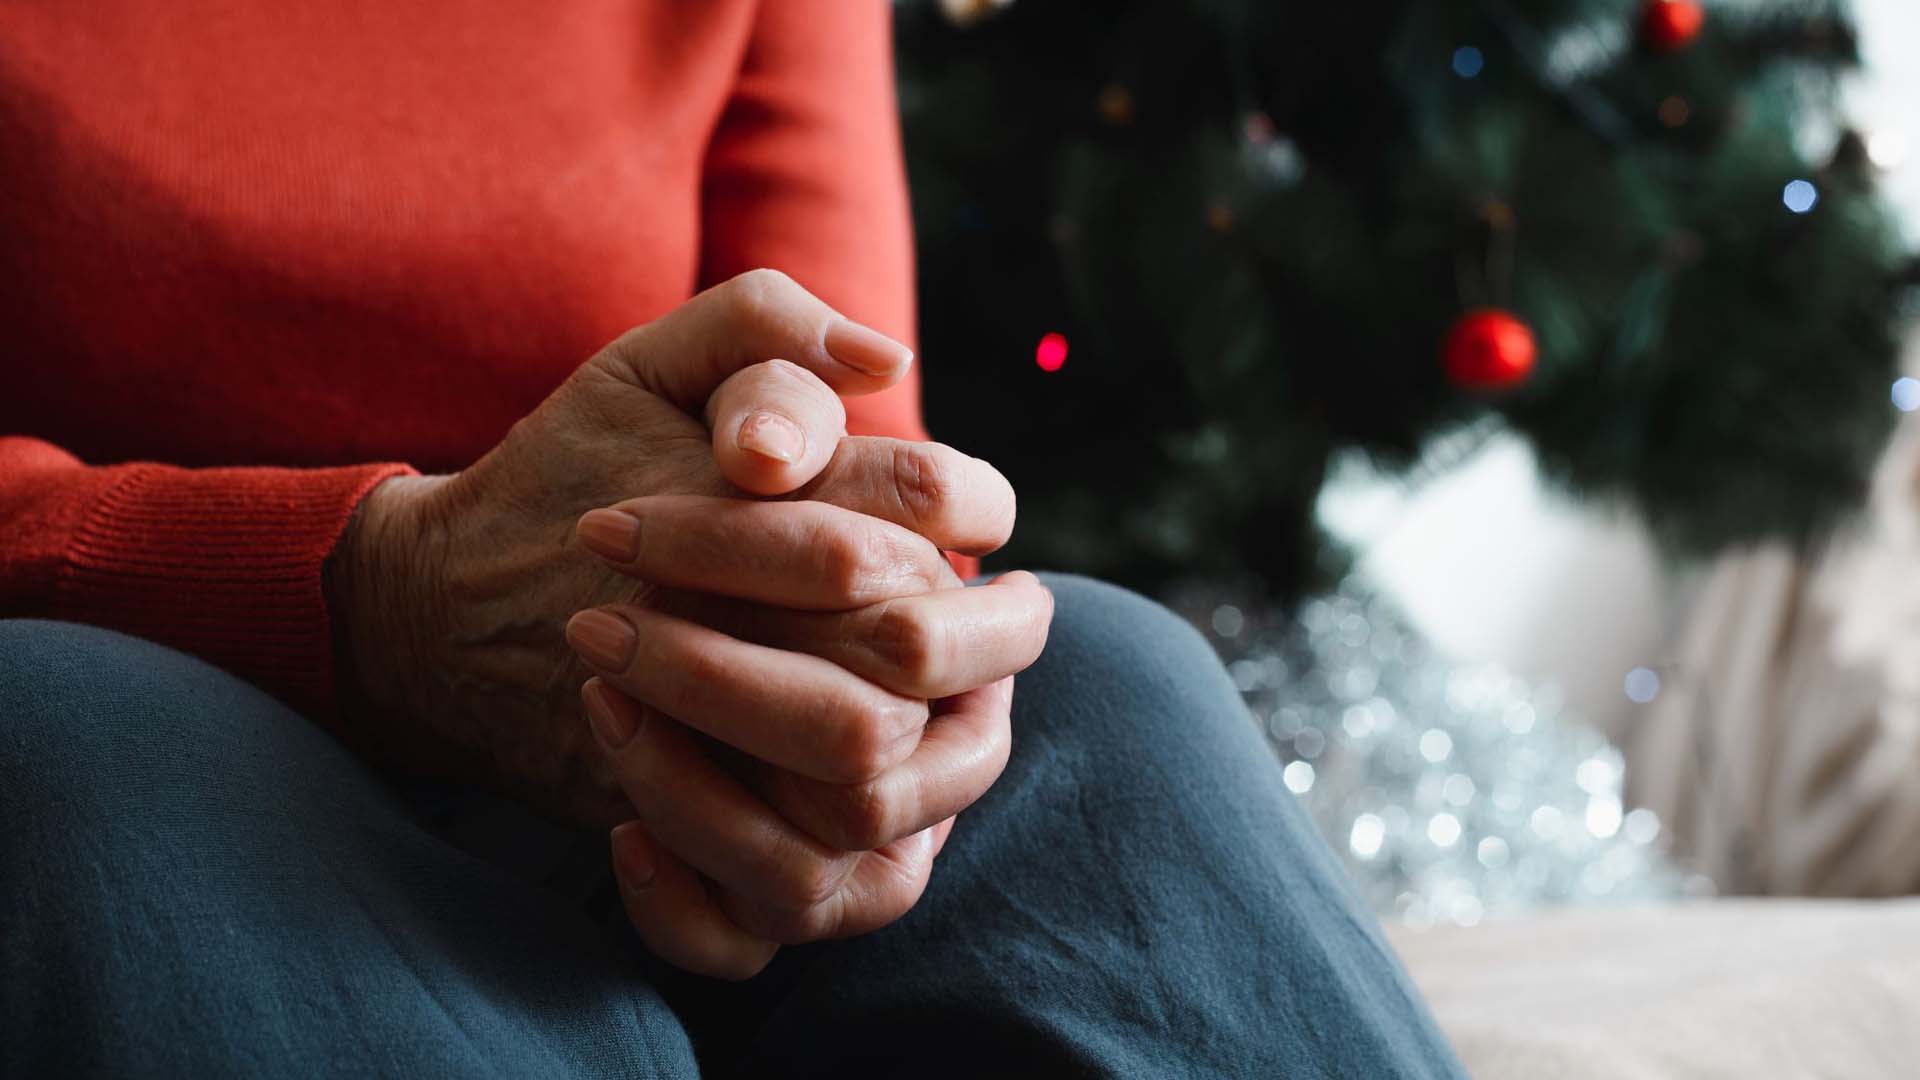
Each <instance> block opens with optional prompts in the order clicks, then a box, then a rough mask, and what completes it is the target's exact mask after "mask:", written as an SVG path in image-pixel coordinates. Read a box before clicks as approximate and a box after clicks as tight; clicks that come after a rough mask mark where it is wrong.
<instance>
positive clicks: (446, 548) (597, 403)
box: [328, 271, 1013, 824]
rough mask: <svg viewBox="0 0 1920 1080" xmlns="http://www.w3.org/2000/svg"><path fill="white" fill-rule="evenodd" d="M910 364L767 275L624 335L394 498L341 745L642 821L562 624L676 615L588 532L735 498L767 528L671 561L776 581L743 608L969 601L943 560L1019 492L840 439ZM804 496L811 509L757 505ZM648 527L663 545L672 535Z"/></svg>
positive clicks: (927, 453)
mask: <svg viewBox="0 0 1920 1080" xmlns="http://www.w3.org/2000/svg"><path fill="white" fill-rule="evenodd" d="M776 358H778V359H776ZM910 362H911V354H910V353H909V352H908V350H907V349H906V348H905V347H904V346H902V345H900V344H898V343H896V342H893V341H891V340H889V339H887V338H885V337H883V336H882V335H880V334H878V333H877V332H875V331H873V330H870V329H868V328H865V327H862V326H859V325H857V324H855V323H852V322H850V321H848V320H846V319H844V318H842V317H841V316H839V315H838V314H837V313H835V312H834V311H833V310H832V309H830V308H829V307H827V306H826V305H825V304H824V303H822V302H820V301H819V300H818V299H816V298H814V297H813V296H811V295H810V294H808V293H807V292H806V291H805V290H803V289H801V288H800V287H799V286H798V285H796V284H795V283H793V282H792V281H791V280H789V279H788V278H786V277H785V276H784V275H780V274H777V273H773V272H770V271H755V272H752V273H749V274H746V275H742V276H741V277H739V278H735V279H733V280H732V281H729V282H727V283H725V284H723V285H720V286H716V287H715V288H713V289H710V290H708V291H707V292H704V293H702V294H701V295H700V296H698V297H695V298H694V299H693V300H691V301H689V302H688V303H686V304H685V305H683V306H681V307H680V308H678V309H676V310H675V311H673V312H672V313H670V314H668V315H666V316H664V317H662V318H660V319H657V320H655V321H654V322H652V323H649V324H647V325H646V326H642V327H640V328H638V329H636V330H633V331H631V332H629V333H627V334H626V335H623V336H622V337H621V338H620V339H619V340H617V341H615V342H614V343H613V344H611V345H609V346H608V347H607V348H606V349H604V350H602V351H601V352H600V353H599V354H597V355H596V356H594V357H593V358H592V359H591V360H589V361H588V362H587V363H585V364H584V365H582V366H581V367H580V368H579V369H578V370H577V371H576V372H575V374H574V375H573V376H572V377H571V378H569V379H568V380H567V382H566V383H565V384H563V385H562V386H561V387H560V388H559V389H558V390H556V391H555V392H554V393H553V394H552V395H551V396H550V397H549V398H548V399H547V400H546V401H545V402H543V403H542V404H541V405H540V406H539V407H538V408H537V409H536V410H535V411H534V412H533V413H532V414H530V415H529V416H528V417H526V418H525V419H524V420H522V421H521V422H520V423H518V424H517V425H515V427H514V428H513V430H512V431H511V432H510V433H509V434H508V435H507V437H506V438H505V439H504V440H503V441H502V442H501V444H500V445H499V446H498V447H496V448H495V449H494V450H493V451H491V452H489V453H488V454H487V455H486V456H485V457H483V458H482V459H481V460H480V461H478V462H476V463H475V464H474V465H472V466H471V467H469V468H467V469H465V470H463V471H462V472H460V473H458V474H455V475H453V476H448V477H418V478H412V477H409V478H399V479H394V480H389V481H387V482H386V483H384V484H382V485H381V486H380V487H379V488H377V489H375V491H374V492H373V493H372V494H371V495H370V496H369V497H368V498H367V499H366V500H365V501H364V502H363V504H362V506H361V508H360V511H359V513H358V514H357V515H356V518H355V521H354V523H353V524H352V525H351V526H350V527H349V529H348V531H347V532H346V534H345V535H344V536H343V537H342V540H341V542H340V544H339V545H338V546H337V548H336V550H335V553H334V554H335V557H334V559H333V560H332V564H331V565H330V567H329V578H328V593H329V604H330V606H331V609H332V611H333V614H334V617H335V626H336V633H337V634H338V635H339V638H340V641H339V646H338V648H337V650H336V651H337V655H338V656H339V657H340V658H341V660H342V663H343V667H344V671H343V673H342V674H343V675H344V679H343V680H342V681H343V685H344V687H345V688H346V690H347V693H346V694H345V695H344V696H345V697H346V701H347V704H346V708H344V709H343V710H342V715H341V717H340V719H339V725H338V726H339V729H340V731H341V734H342V735H343V737H344V738H345V739H346V740H347V741H348V742H349V743H350V744H353V745H355V746H356V747H357V748H359V749H361V750H362V751H363V752H367V753H369V754H370V755H372V756H375V757H376V758H382V759H385V760H386V761H388V762H389V763H392V764H396V765H398V766H400V767H402V768H403V769H406V770H407V771H411V772H415V773H428V774H438V775H443V776H448V777H452V778H458V779H464V780H469V781H478V782H484V783H489V784H491V785H493V786H497V787H499V788H502V789H504V790H507V791H509V792H510V793H513V794H516V795H518V796H519V797H521V798H523V799H525V800H526V801H528V802H530V803H532V804H534V805H536V806H539V807H542V808H544V809H546V810H548V811H550V812H554V813H556V814H559V815H562V816H565V817H569V818H573V819H576V820H582V821H592V822H600V823H607V824H611V823H613V822H617V821H622V820H625V819H627V818H629V817H631V816H632V809H631V805H630V800H629V797H628V796H627V794H626V793H624V792H623V791H622V790H621V788H620V786H619V784H618V782H617V781H616V778H615V777H614V775H613V773H612V771H611V769H610V768H609V766H608V763H607V759H606V756H605V755H604V754H603V753H602V752H600V751H599V750H598V748H596V747H595V746H593V745H592V742H591V737H590V736H589V735H588V734H587V732H588V728H587V725H586V723H585V722H584V720H583V719H582V716H581V710H580V698H579V696H578V689H579V686H580V684H581V682H582V681H583V680H584V679H585V678H586V676H587V675H588V673H589V672H588V670H587V668H586V667H585V666H584V665H582V664H581V663H580V661H579V660H578V659H577V658H576V656H575V654H574V651H573V650H572V649H570V648H569V647H568V645H567V643H566V641H565V640H564V639H563V637H562V633H561V630H562V626H563V625H564V624H565V623H566V621H567V620H568V618H569V617H570V616H572V615H573V614H574V613H575V612H577V611H580V610H581V609H584V608H591V607H595V606H598V605H601V604H606V603H611V602H625V603H629V604H632V605H634V606H635V607H636V608H637V609H640V610H658V609H659V607H660V605H661V603H662V602H663V601H664V600H665V599H666V597H665V596H664V595H663V594H662V591H661V590H660V589H659V588H657V586H656V584H654V583H651V582H649V581H648V580H647V579H646V578H645V577H644V576H643V577H642V578H641V580H640V581H639V582H636V580H635V579H634V578H632V577H629V576H625V575H623V574H621V573H618V572H616V571H615V570H614V569H612V568H610V567H608V566H607V565H605V564H604V563H602V562H600V561H599V560H595V559H592V558H590V557H588V556H586V555H585V553H583V552H581V551H579V549H578V547H577V546H575V537H574V532H575V524H576V520H577V519H578V518H579V517H580V516H581V514H582V513H583V512H585V511H587V510H589V509H592V508H594V507H604V506H609V505H611V504H614V503H616V502H619V501H621V500H625V499H631V498H635V497H643V496H660V495H673V496H686V497H706V498H720V499H722V500H723V501H726V502H728V503H731V504H737V505H739V506H740V507H742V508H743V509H746V510H749V511H751V512H753V513H757V514H759V515H760V517H759V518H758V519H757V520H758V522H759V527H757V528H754V529H736V530H731V531H725V530H723V531H715V530H712V529H708V530H706V531H704V532H699V531H697V530H696V531H694V532H690V533H686V534H684V535H685V536H686V537H691V536H698V537H701V538H702V539H703V542H701V543H687V544H681V545H680V546H679V547H677V548H674V550H675V551H676V552H677V553H678V554H677V555H676V559H677V560H679V561H678V562H677V563H676V565H677V566H678V567H679V569H681V570H682V571H684V572H696V571H699V570H700V569H701V568H702V567H705V568H708V569H717V568H721V567H724V566H729V565H740V564H747V565H755V566H758V567H760V568H762V569H766V568H773V569H774V570H775V571H777V572H773V573H767V574H761V575H758V576H757V577H756V578H755V579H754V580H755V581H757V582H761V583H763V584H764V588H761V589H760V591H759V592H758V594H756V595H751V596H745V597H742V598H743V599H747V600H750V601H754V602H758V603H762V604H767V605H773V606H789V607H790V606H796V605H798V606H805V602H804V601H805V592H806V590H807V589H808V588H816V587H818V586H819V585H820V583H823V582H824V583H826V584H827V585H829V586H832V587H838V588H848V587H852V588H855V589H857V590H860V591H859V595H860V596H862V597H866V598H870V599H871V600H872V601H875V602H878V601H884V600H887V599H892V598H897V597H902V596H909V595H914V594H919V593H925V592H928V591H930V590H933V589H936V588H947V587H954V586H957V585H958V581H957V579H956V578H955V576H954V574H953V572H952V570H951V569H950V568H949V567H948V565H947V563H946V561H945V559H944V558H943V557H942V556H941V554H940V551H941V549H943V548H944V549H947V550H953V551H959V552H963V553H985V552H987V551H990V550H992V549H994V548H996V547H998V546H999V545H1000V544H1001V543H1003V542H1004V541H1005V539H1006V537H1007V535H1008V533H1009V531H1010V530H1011V528H1012V518H1013V495H1012V491H1011V489H1010V488H1009V487H1008V486H1007V483H1006V481H1005V479H1004V478H1002V477H1001V476H1000V474H999V473H998V472H997V471H995V470H994V469H993V468H992V467H991V466H989V465H987V464H986V463H985V462H982V461H979V460H977V459H974V458H971V457H968V456H966V455H964V454H961V453H959V452H957V451H955V450H952V449H950V448H947V447H944V446H941V445H938V444H931V443H911V442H903V441H899V440H893V439H873V438H844V437H843V432H844V422H845V416H844V411H843V410H842V407H841V405H840V401H839V398H838V396H837V395H836V391H837V392H839V393H844V394H859V393H869V392H873V391H876V390H879V389H882V388H884V387H886V386H888V385H891V384H892V383H893V382H895V381H897V380H898V379H899V378H900V377H901V376H902V375H903V374H904V373H905V371H906V368H907V365H908V364H909V363H910ZM829 465H831V467H829ZM809 481H812V485H811V486H810V487H809V488H808V490H807V492H806V501H788V502H779V503H749V502H745V501H743V500H746V499H748V498H749V497H750V496H771V495H778V494H781V493H785V492H790V491H793V490H794V489H796V488H798V487H800V486H801V485H803V484H807V483H809ZM756 507H757V508H758V509H755V508H756ZM643 535H644V536H645V538H646V539H645V542H646V546H647V547H648V549H649V550H665V549H664V548H660V547H658V546H657V545H656V542H664V541H666V540H668V539H670V538H669V537H666V536H664V535H663V534H661V533H658V532H654V533H644V534H643ZM723 591H724V590H723ZM735 595H736V596H738V595H739V592H738V591H737V590H736V592H735ZM1004 595H1006V596H1007V597H1008V598H1009V599H1011V598H1012V593H1011V592H1008V593H1006V594H1004ZM955 632H956V633H957V634H959V635H961V640H959V641H958V642H957V647H960V648H991V644H990V643H988V642H985V641H984V640H982V641H970V640H965V639H966V637H967V635H969V634H973V635H976V636H990V635H992V634H995V633H998V632H999V631H998V630H997V629H996V628H995V627H994V626H992V625H989V624H980V625H977V626H975V627H972V628H967V627H957V628H955ZM709 674H710V675H711V676H712V677H713V678H714V679H718V680H722V681H724V680H725V679H726V677H727V672H725V671H722V670H717V669H716V670H712V671H710V672H709ZM889 693H891V692H889ZM893 696H894V697H895V698H899V699H900V701H901V702H902V704H900V705H899V706H898V707H897V708H896V709H895V710H894V712H893V713H890V714H889V713H885V711H884V710H872V709H869V710H867V711H866V713H865V714H864V715H867V716H869V717H878V716H881V715H887V716H889V717H897V716H898V715H900V714H902V713H905V714H908V715H913V714H915V712H914V710H915V709H916V708H917V709H919V710H922V711H921V712H919V713H918V715H924V711H923V710H924V703H921V704H919V705H918V706H915V705H911V704H906V703H905V702H906V700H907V699H904V698H900V695H897V694H895V695H893ZM895 734H898V733H897V732H896V733H895Z"/></svg>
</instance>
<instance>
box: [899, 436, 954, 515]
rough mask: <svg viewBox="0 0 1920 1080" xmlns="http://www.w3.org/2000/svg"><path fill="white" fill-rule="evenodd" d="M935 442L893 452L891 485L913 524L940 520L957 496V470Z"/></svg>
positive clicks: (907, 446) (909, 445) (910, 446)
mask: <svg viewBox="0 0 1920 1080" xmlns="http://www.w3.org/2000/svg"><path fill="white" fill-rule="evenodd" d="M943 449H944V448H942V447H940V446H938V445H937V444H934V443H903V444H901V445H898V446H896V447H895V448H894V452H893V485H894V490H895V492H896V493H897V494H898V496H899V498H900V503H901V505H902V506H904V507H905V508H906V511H907V513H908V515H909V516H910V517H911V518H912V519H913V521H914V522H915V523H916V524H920V525H925V524H927V523H928V522H930V521H934V520H937V519H939V518H940V516H941V515H942V513H943V512H944V511H945V510H946V508H947V507H948V506H949V505H951V504H952V503H953V501H954V500H955V498H956V497H957V496H958V494H959V490H958V489H959V485H960V470H959V469H958V468H957V467H955V464H954V462H953V461H951V460H950V459H949V458H948V457H947V456H946V455H945V454H944V453H942V450H943Z"/></svg>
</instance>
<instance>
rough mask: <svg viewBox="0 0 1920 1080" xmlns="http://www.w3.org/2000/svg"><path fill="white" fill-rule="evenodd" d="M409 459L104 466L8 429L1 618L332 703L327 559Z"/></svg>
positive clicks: (292, 697) (0, 533)
mask: <svg viewBox="0 0 1920 1080" xmlns="http://www.w3.org/2000/svg"><path fill="white" fill-rule="evenodd" d="M408 472H411V470H410V469H408V468H407V467H406V466H404V465H394V464H382V465H357V466H352V467H346V468H333V469H276V468H221V469H182V468H175V467H172V466H166V465H156V464H148V463H139V464H127V465H113V466H105V467H97V466H88V465H85V464H83V463H82V462H80V461H79V460H78V459H76V458H75V457H73V456H72V455H71V454H68V453H67V452H65V451H63V450H61V449H59V448H58V447H55V446H52V445H50V444H48V443H45V442H41V441H39V440H37V439H29V438H21V437H0V616H5V617H9V618H17V617H37V618H49V619H60V620H64V621H69V622H79V623H87V624H91V625H94V626H102V627H106V628H109V629H113V630H119V631H122V632H125V633H128V634H133V635H136V636H139V637H143V638H147V639H149V640H151V641H156V642H159V643H160V644H163V645H168V646H171V647H172V648H175V649H178V650H180V651H182V652H185V653H189V654H192V655H194V656H198V657H200V658H202V659H204V660H207V661H209V662H211V663H214V664H217V665H219V666H220V667H223V668H225V669H227V670H228V671H231V672H233V673H234V674H236V675H239V676H241V677H242V678H245V679H247V680H249V681H251V682H254V683H255V684H257V685H259V686H261V687H264V688H265V689H267V690H268V691H270V692H272V693H274V694H276V695H278V696H279V697H281V698H282V699H284V700H286V701H287V702H289V703H290V704H293V705H295V706H296V707H299V708H303V709H309V710H313V709H320V708H324V707H325V706H326V705H327V704H328V703H329V702H330V701H331V697H332V690H333V686H332V683H333V646H332V632H331V627H330V625H329V623H328V618H327V606H326V600H325V597H324V596H323V594H322V591H321V570H322V568H323V566H324V564H325V562H326V558H327V555H328V553H329V552H331V551H332V550H333V546H334V543H335V541H336V540H338V539H339V537H340V534H341V532H342V531H343V530H344V529H345V528H346V524H347V520H348V518H349V517H350V516H351V515H352V513H353V509H354V507H355V506H357V505H358V504H359V501H360V499H361V498H362V497H363V496H364V495H365V494H366V493H367V492H368V491H369V490H371V489H372V488H373V486H374V485H375V484H378V483H379V482H380V481H382V480H384V479H386V478H388V477H390V476H395V475H399V474H403V473H408Z"/></svg>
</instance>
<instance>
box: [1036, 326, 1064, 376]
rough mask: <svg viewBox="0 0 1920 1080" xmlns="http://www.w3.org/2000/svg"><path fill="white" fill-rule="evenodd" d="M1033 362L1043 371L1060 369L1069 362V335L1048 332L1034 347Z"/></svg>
mask: <svg viewBox="0 0 1920 1080" xmlns="http://www.w3.org/2000/svg"><path fill="white" fill-rule="evenodd" d="M1033 362H1034V363H1035V364H1036V365H1038V366H1039V368H1040V370H1041V371H1059V370H1060V369H1061V368H1062V367H1063V366H1065V365H1066V362H1067V336H1066V335H1065V334H1047V335H1044V336H1043V337H1041V339H1040V344H1038V345H1036V346H1034V347H1033Z"/></svg>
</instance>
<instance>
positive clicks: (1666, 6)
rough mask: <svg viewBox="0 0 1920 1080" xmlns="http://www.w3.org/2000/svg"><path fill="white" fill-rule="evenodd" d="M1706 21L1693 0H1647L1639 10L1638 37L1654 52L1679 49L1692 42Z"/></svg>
mask: <svg viewBox="0 0 1920 1080" xmlns="http://www.w3.org/2000/svg"><path fill="white" fill-rule="evenodd" d="M1706 21H1707V12H1706V9H1705V8H1702V7H1701V6H1700V5H1699V4H1698V3H1696V2H1695V0H1648V3H1647V6H1646V7H1644V8H1642V9H1640V36H1641V37H1643V38H1645V39H1646V42H1647V44H1648V45H1649V46H1651V47H1652V48H1653V49H1654V51H1655V52H1678V51H1679V50H1681V49H1684V48H1686V47H1687V46H1689V45H1691V44H1693V39H1694V38H1697V37H1699V36H1700V27H1701V25H1702V24H1704V23H1705V22H1706Z"/></svg>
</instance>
